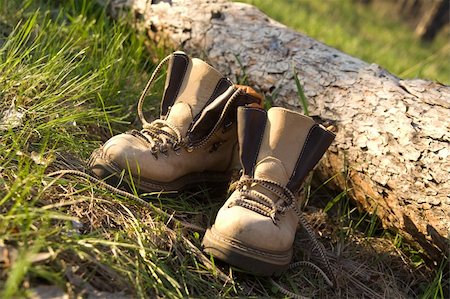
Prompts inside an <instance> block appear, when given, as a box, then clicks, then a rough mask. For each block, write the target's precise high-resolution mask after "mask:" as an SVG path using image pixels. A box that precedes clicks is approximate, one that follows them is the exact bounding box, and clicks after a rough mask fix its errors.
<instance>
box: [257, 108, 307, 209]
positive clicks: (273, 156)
mask: <svg viewBox="0 0 450 299" xmlns="http://www.w3.org/2000/svg"><path fill="white" fill-rule="evenodd" d="M267 119H268V121H267V125H266V128H265V131H264V135H263V137H262V142H261V147H260V150H259V154H258V157H257V159H256V166H255V170H254V177H255V178H258V179H266V180H271V181H275V182H277V183H279V184H281V185H283V186H288V183H289V181H290V179H291V177H292V176H293V174H294V172H295V168H296V167H297V163H298V159H299V156H300V153H301V151H302V148H303V145H304V143H305V142H306V139H307V135H308V132H309V130H310V128H311V127H312V126H313V125H314V121H313V120H311V119H309V118H305V117H304V116H301V115H300V114H298V113H296V112H293V111H289V110H286V109H284V108H279V107H277V108H272V109H270V110H269V111H268V113H267ZM254 188H257V189H256V190H257V191H259V192H261V193H263V194H265V195H266V196H268V197H270V198H273V199H274V201H275V203H276V202H277V201H278V200H280V199H279V198H277V197H276V196H274V194H272V192H271V191H269V190H267V189H265V188H263V187H260V186H255V187H254Z"/></svg>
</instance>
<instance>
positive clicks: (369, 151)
mask: <svg viewBox="0 0 450 299" xmlns="http://www.w3.org/2000/svg"><path fill="white" fill-rule="evenodd" d="M116 2H121V4H120V5H122V6H123V5H125V6H128V8H131V10H132V11H133V12H134V13H135V15H138V16H140V18H139V19H141V22H143V25H144V27H145V28H146V29H147V31H148V33H149V36H150V37H151V38H152V39H153V40H157V39H159V38H161V37H166V38H169V40H170V41H171V42H172V43H173V44H174V45H175V46H176V47H180V48H183V49H185V50H186V51H187V52H189V53H190V54H193V55H197V56H200V57H202V58H204V59H205V60H207V61H209V62H210V63H211V64H212V65H213V66H214V67H216V68H217V69H219V70H220V71H221V72H222V73H224V74H227V75H228V76H230V78H232V79H234V77H237V78H242V77H243V75H244V73H245V75H246V76H247V80H248V81H247V83H248V84H249V85H251V86H253V87H256V88H257V89H259V90H260V91H261V92H263V93H265V94H266V95H272V96H273V95H274V94H277V97H276V99H275V100H274V104H275V105H279V106H285V107H288V108H291V109H296V110H301V107H300V103H299V100H298V97H297V90H296V85H295V81H294V78H293V76H294V71H293V70H294V69H295V70H296V71H297V72H298V76H299V78H300V80H301V82H302V84H303V87H304V91H305V94H306V96H307V97H308V101H309V106H308V109H309V111H310V115H315V116H317V117H316V119H318V120H319V121H320V120H321V121H323V122H326V123H330V124H333V125H334V126H335V128H336V133H337V136H336V140H335V142H334V144H333V145H332V146H331V148H330V150H329V151H328V153H327V154H326V156H325V157H324V159H323V160H322V162H321V164H320V166H319V168H318V172H319V173H320V175H321V176H323V177H330V176H332V175H335V174H336V173H342V175H340V176H338V177H337V178H336V179H335V180H334V184H335V186H336V187H338V188H345V187H348V188H350V193H351V195H352V196H353V198H354V199H356V201H357V202H358V203H359V204H360V205H361V206H362V207H363V208H364V209H366V210H367V211H369V212H371V213H376V214H377V215H378V216H379V218H380V219H381V220H382V222H383V224H384V226H385V227H387V228H391V229H396V230H398V231H399V232H400V233H401V234H402V235H403V236H405V237H407V238H408V239H409V240H414V241H415V242H416V243H418V244H420V246H421V247H422V248H423V249H424V250H425V252H426V253H427V254H428V256H429V257H430V258H431V259H435V260H438V259H440V258H441V257H442V255H443V254H448V249H449V232H450V161H449V156H450V149H449V140H450V130H449V127H450V124H449V115H450V113H449V108H450V87H449V86H445V85H442V84H439V83H434V82H430V81H425V80H402V79H399V78H397V77H395V76H393V75H392V74H390V73H388V72H387V71H385V70H383V69H382V68H381V67H379V66H378V65H375V64H368V63H366V62H363V61H361V60H359V59H357V58H354V57H351V56H349V55H347V54H344V53H342V52H340V51H338V50H336V49H333V48H331V47H328V46H326V45H324V44H322V43H320V42H318V41H316V40H313V39H311V38H309V37H307V36H305V35H303V34H301V33H298V32H295V31H293V30H291V29H289V28H287V27H286V26H284V25H282V24H280V23H277V22H276V21H274V20H272V19H270V18H268V17H267V16H266V15H264V14H263V13H261V12H260V11H259V10H257V9H256V8H254V7H252V6H250V5H247V4H241V3H230V2H228V1H225V0H210V1H206V0H195V1H194V0H190V1H187V0H186V1H175V0H174V1H171V3H170V4H169V3H167V2H166V1H158V2H160V3H158V4H151V1H146V0H134V1H132V0H131V1H130V0H129V1H116ZM114 3H115V2H114V1H113V4H112V7H113V8H117V6H115V5H116V4H114Z"/></svg>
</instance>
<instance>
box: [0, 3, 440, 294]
mask: <svg viewBox="0 0 450 299" xmlns="http://www.w3.org/2000/svg"><path fill="white" fill-rule="evenodd" d="M0 29H1V34H2V36H3V37H2V38H1V39H0V98H1V101H0V122H1V125H2V126H0V128H1V129H0V142H1V144H2V147H0V165H1V166H0V250H1V255H0V297H2V298H21V297H29V296H31V294H32V293H33V292H36V287H39V286H42V285H50V286H56V287H58V288H60V289H62V290H64V292H65V293H67V294H68V295H69V296H71V297H76V296H84V297H88V296H89V295H92V294H94V293H95V292H103V293H102V294H103V296H105V297H108V296H110V295H111V294H110V293H115V294H116V295H117V294H119V295H121V296H129V297H138V298H146V297H168V298H181V297H212V298H216V297H230V296H233V297H248V296H253V297H284V296H283V295H282V294H281V293H280V292H279V291H278V290H277V289H274V288H272V286H271V284H270V282H269V280H267V279H266V278H261V277H254V276H251V275H247V274H245V273H242V272H240V271H239V270H238V269H234V268H230V267H228V266H227V265H224V264H223V263H220V262H219V261H215V260H214V259H212V258H211V257H209V256H205V255H203V254H202V253H201V251H200V249H199V248H200V242H201V238H202V234H203V231H204V228H205V227H207V226H208V225H209V224H210V223H212V221H213V219H214V215H215V213H216V212H217V210H218V209H219V208H220V206H221V205H222V203H223V201H224V195H223V194H214V193H213V192H210V191H208V190H207V189H206V188H202V189H200V190H199V191H197V192H190V193H184V194H180V195H178V196H173V195H172V196H169V195H167V194H150V195H147V197H146V198H147V199H148V200H149V201H150V204H141V203H140V202H137V201H132V200H130V199H128V198H126V197H124V196H121V195H118V194H115V193H111V192H110V191H108V190H106V189H104V188H103V187H102V186H98V185H95V184H92V183H90V182H87V181H84V180H83V179H82V178H78V177H64V178H52V177H49V176H47V174H48V173H49V172H51V171H54V170H56V169H60V168H71V169H83V168H85V167H86V165H85V161H86V160H87V158H88V157H89V155H90V153H91V152H92V151H93V150H94V149H96V148H97V147H98V146H99V145H100V144H101V143H102V142H103V141H104V140H105V139H107V138H109V137H110V136H111V135H113V134H117V133H118V132H122V131H124V130H126V129H129V127H130V126H134V120H135V111H136V107H135V105H136V100H137V98H138V96H139V93H140V92H141V90H142V88H143V86H144V85H145V83H146V80H147V79H148V77H149V73H150V72H151V70H152V68H153V67H154V65H153V63H152V62H153V61H157V60H159V59H161V58H162V56H164V55H165V54H167V50H166V49H164V48H162V47H153V46H149V45H148V44H146V42H145V37H143V36H141V35H139V34H137V33H135V32H134V31H133V29H132V28H129V27H127V26H126V25H124V24H122V23H120V22H113V21H112V20H110V19H109V18H108V17H107V16H106V15H105V12H104V11H103V9H101V8H100V7H98V6H96V5H95V4H94V2H93V1H75V0H73V1H59V2H57V3H55V2H54V1H49V2H45V1H40V2H39V1H26V2H25V3H18V2H17V1H7V0H0ZM244 79H245V75H244ZM244 79H243V80H244ZM162 84H163V82H162V80H160V82H159V88H157V89H158V90H159V91H161V85H162ZM150 98H151V99H150V100H148V101H147V102H146V110H147V111H150V112H151V113H153V114H156V112H157V109H156V108H155V107H157V102H156V101H157V99H158V98H159V95H158V94H154V95H153V96H151V97H150ZM305 107H306V105H305ZM6 112H8V113H9V114H8V116H6ZM337 175H342V174H337ZM344 175H345V174H344ZM311 188H312V187H310V189H311ZM327 192H328V191H326V190H325V188H319V189H314V190H313V191H311V192H310V194H314V202H316V201H317V203H318V206H317V205H316V206H312V205H309V206H308V207H307V208H306V211H305V214H306V216H307V217H308V219H309V221H310V222H311V223H313V224H314V228H315V229H316V231H317V232H319V233H320V234H321V240H322V242H323V243H324V245H325V247H326V248H327V249H328V251H329V252H330V256H331V258H332V259H333V261H334V265H335V266H336V267H337V268H338V270H339V273H340V277H339V279H340V282H341V285H342V287H340V288H338V289H337V291H336V293H335V292H333V291H332V290H331V289H329V288H327V287H326V286H325V285H324V282H323V280H322V279H320V278H318V277H317V276H316V275H315V273H314V272H311V271H310V270H309V269H306V268H305V269H296V270H293V271H290V272H286V273H285V274H283V275H282V276H281V277H280V278H277V280H278V281H279V282H280V283H282V284H283V285H285V286H286V287H288V288H290V289H291V290H295V291H296V292H298V293H301V294H303V295H313V296H317V297H321V298H335V297H336V296H341V297H353V298H354V297H366V298H377V297H378V298H381V297H383V296H384V295H386V296H388V297H389V296H390V297H392V298H394V297H395V298H400V297H402V296H403V297H419V296H420V295H422V294H425V295H426V294H429V296H434V295H437V296H439V294H441V293H442V292H441V293H440V291H439V292H435V290H439V289H445V277H443V276H442V273H443V272H442V270H441V272H440V273H441V274H440V276H439V275H436V276H435V278H434V279H433V278H432V277H431V275H432V272H431V271H430V270H429V269H427V268H426V267H425V266H424V265H423V264H417V265H414V264H412V263H411V262H410V256H407V255H405V254H404V253H402V252H401V251H399V249H398V247H399V246H401V241H400V240H397V243H396V244H394V243H393V242H388V241H386V239H382V238H378V236H377V235H378V234H379V232H378V228H379V224H378V223H377V222H376V219H373V218H370V217H362V216H361V215H356V218H354V217H355V213H358V212H357V211H356V209H355V208H354V207H351V205H350V203H349V201H348V199H347V198H346V196H345V194H344V195H341V197H340V198H335V199H334V200H331V202H332V203H333V204H332V205H328V206H327V210H328V214H325V213H323V209H324V207H325V205H326V203H327V202H330V198H333V197H335V196H336V195H335V194H330V193H327ZM321 198H322V199H323V200H322V201H320V199H321ZM311 201H312V199H311ZM321 202H322V203H323V204H322V206H320V205H321ZM175 219H178V220H179V221H175ZM355 219H356V220H355ZM357 222H358V224H357V225H355V223H357ZM183 223H189V224H190V225H188V227H185V226H183ZM309 243H310V242H309V241H308V239H306V238H305V234H304V232H303V231H299V233H298V236H297V238H296V243H295V246H296V250H295V259H296V260H305V259H307V260H312V261H317V260H318V257H317V256H316V253H315V252H314V251H311V248H310V244H309ZM428 284H432V285H433V286H434V287H430V288H427V286H428ZM427 296H428V295H427ZM430 298H431V297H430Z"/></svg>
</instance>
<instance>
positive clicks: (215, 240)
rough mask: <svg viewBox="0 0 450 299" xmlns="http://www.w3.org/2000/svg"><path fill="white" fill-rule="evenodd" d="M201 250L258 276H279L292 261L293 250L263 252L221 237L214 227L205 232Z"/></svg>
mask: <svg viewBox="0 0 450 299" xmlns="http://www.w3.org/2000/svg"><path fill="white" fill-rule="evenodd" d="M202 246H203V250H204V251H205V252H206V253H209V254H211V255H212V256H214V257H215V258H218V259H219V260H222V261H224V262H227V263H228V264H230V265H232V266H235V267H237V268H240V269H243V270H245V271H248V272H249V273H251V274H255V275H260V276H271V275H280V274H281V273H283V272H284V271H285V270H286V269H287V268H288V267H289V264H290V262H291V259H292V254H293V248H290V249H289V250H287V251H285V252H277V253H274V252H265V251H261V250H258V249H254V248H251V247H248V246H246V245H244V244H242V243H241V242H239V241H236V240H233V239H230V238H227V237H225V236H222V235H221V234H220V233H218V232H217V230H215V228H214V226H213V227H212V228H210V229H208V230H207V231H206V234H205V236H204V237H203V241H202Z"/></svg>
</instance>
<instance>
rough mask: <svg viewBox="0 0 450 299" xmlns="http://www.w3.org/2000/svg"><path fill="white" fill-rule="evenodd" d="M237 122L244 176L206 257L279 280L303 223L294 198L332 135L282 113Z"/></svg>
mask: <svg viewBox="0 0 450 299" xmlns="http://www.w3.org/2000/svg"><path fill="white" fill-rule="evenodd" d="M237 119H238V140H239V155H240V159H241V164H242V168H243V169H242V176H241V178H240V180H239V181H238V182H237V183H236V189H235V191H234V192H233V193H232V194H231V196H230V197H229V198H228V200H227V201H226V202H225V204H224V205H223V206H222V208H221V209H220V210H219V212H218V214H217V217H216V220H215V223H214V225H213V226H212V227H211V228H210V229H208V230H207V232H206V234H205V236H204V239H203V242H202V245H203V247H204V251H205V252H207V253H209V254H211V255H213V256H215V257H216V258H218V259H220V260H223V261H225V262H227V263H229V264H231V265H233V266H236V267H239V268H241V269H244V270H246V271H249V272H251V273H253V274H257V275H267V276H269V275H272V274H279V273H281V272H282V271H284V270H285V269H286V268H287V267H288V265H289V263H290V261H291V258H292V254H293V242H294V237H295V232H296V230H297V223H298V221H299V217H300V218H302V216H301V214H300V210H299V208H300V207H299V202H298V199H297V197H296V195H298V193H299V192H300V191H301V189H302V188H303V183H304V180H305V178H306V176H307V175H308V173H309V172H310V171H311V170H312V169H313V168H314V167H315V165H316V164H317V163H318V162H319V160H320V158H321V157H322V156H323V154H324V153H325V151H326V150H327V148H328V147H329V145H330V144H331V142H332V141H333V139H334V134H333V133H331V132H329V131H328V130H326V129H325V128H324V127H322V126H321V125H318V124H316V123H315V122H314V121H313V120H312V119H310V118H309V117H306V116H303V115H301V114H299V113H296V112H294V111H289V110H287V109H284V108H271V109H270V110H269V111H268V112H267V113H266V112H265V111H264V110H261V109H255V108H239V109H238V118H237ZM300 221H301V224H302V225H303V226H304V227H305V228H307V229H308V228H309V230H310V231H309V233H310V234H314V232H313V231H312V230H311V227H310V226H309V225H307V223H306V224H305V221H304V219H300ZM315 242H318V241H317V239H315Z"/></svg>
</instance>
